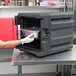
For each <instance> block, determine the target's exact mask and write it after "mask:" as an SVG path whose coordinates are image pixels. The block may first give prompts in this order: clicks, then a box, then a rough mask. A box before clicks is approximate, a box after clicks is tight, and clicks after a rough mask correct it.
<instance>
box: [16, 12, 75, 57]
mask: <svg viewBox="0 0 76 76" xmlns="http://www.w3.org/2000/svg"><path fill="white" fill-rule="evenodd" d="M15 24H16V25H20V27H21V29H27V30H39V36H38V38H37V39H35V40H34V41H33V42H31V43H28V44H24V45H19V46H17V47H16V48H19V49H20V50H22V51H27V52H29V53H31V54H34V55H36V56H38V57H42V56H46V55H50V54H54V53H57V52H62V51H66V50H68V49H70V48H72V46H73V25H74V18H73V13H70V12H69V13H62V12H61V13H56V12H55V13H19V14H18V15H17V16H15ZM21 38H24V36H23V34H22V32H21Z"/></svg>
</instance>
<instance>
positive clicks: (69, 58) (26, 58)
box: [12, 45, 76, 66]
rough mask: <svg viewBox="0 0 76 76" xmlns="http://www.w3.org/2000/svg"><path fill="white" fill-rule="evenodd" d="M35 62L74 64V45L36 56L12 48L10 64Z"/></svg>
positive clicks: (75, 56) (75, 57) (75, 62)
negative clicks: (52, 53)
mask: <svg viewBox="0 0 76 76" xmlns="http://www.w3.org/2000/svg"><path fill="white" fill-rule="evenodd" d="M35 64H76V45H74V46H73V48H72V49H70V50H68V51H64V52H61V53H57V54H54V55H50V56H46V57H43V58H38V57H36V56H34V55H31V54H28V53H25V52H23V51H20V50H18V49H14V51H13V56H12V65H14V66H18V65H35Z"/></svg>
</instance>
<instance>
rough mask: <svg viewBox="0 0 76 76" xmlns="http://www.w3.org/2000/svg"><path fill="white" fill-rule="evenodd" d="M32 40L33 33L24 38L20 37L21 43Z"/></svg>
mask: <svg viewBox="0 0 76 76" xmlns="http://www.w3.org/2000/svg"><path fill="white" fill-rule="evenodd" d="M33 40H34V33H32V34H30V35H29V36H27V37H25V38H24V39H21V41H22V44H24V43H30V42H32V41H33Z"/></svg>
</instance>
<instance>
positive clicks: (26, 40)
mask: <svg viewBox="0 0 76 76" xmlns="http://www.w3.org/2000/svg"><path fill="white" fill-rule="evenodd" d="M33 40H34V34H30V35H29V36H27V37H25V38H23V39H21V40H13V41H7V42H3V41H2V42H0V48H9V47H15V46H17V45H19V44H25V43H30V42H32V41H33Z"/></svg>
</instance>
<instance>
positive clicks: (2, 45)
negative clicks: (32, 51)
mask: <svg viewBox="0 0 76 76" xmlns="http://www.w3.org/2000/svg"><path fill="white" fill-rule="evenodd" d="M19 44H22V42H21V40H14V41H7V42H1V43H0V48H9V47H15V46H17V45H19Z"/></svg>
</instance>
